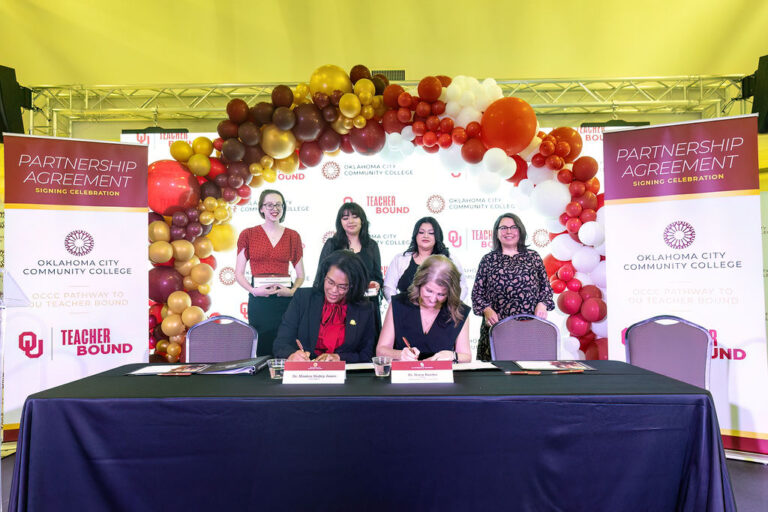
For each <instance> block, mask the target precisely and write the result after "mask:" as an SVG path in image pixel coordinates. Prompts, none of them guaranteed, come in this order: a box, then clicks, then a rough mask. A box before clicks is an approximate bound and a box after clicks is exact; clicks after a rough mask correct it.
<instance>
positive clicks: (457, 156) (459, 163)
mask: <svg viewBox="0 0 768 512" xmlns="http://www.w3.org/2000/svg"><path fill="white" fill-rule="evenodd" d="M414 147H415V146H414ZM437 155H438V157H439V158H440V161H441V162H442V163H443V167H445V168H446V169H447V170H448V172H458V171H460V170H462V169H464V167H465V166H466V165H467V163H466V162H465V161H464V159H463V158H462V157H461V147H460V146H456V145H451V147H449V148H448V149H441V150H440V151H438V152H437Z"/></svg>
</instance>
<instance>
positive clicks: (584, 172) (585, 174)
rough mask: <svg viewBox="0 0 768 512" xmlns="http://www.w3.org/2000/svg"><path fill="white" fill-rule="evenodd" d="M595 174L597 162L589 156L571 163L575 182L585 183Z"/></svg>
mask: <svg viewBox="0 0 768 512" xmlns="http://www.w3.org/2000/svg"><path fill="white" fill-rule="evenodd" d="M596 174H597V160H595V159H594V158H592V157H591V156H583V157H581V158H579V159H578V160H576V161H575V162H573V175H574V176H575V177H576V179H577V180H580V181H587V180H588V179H590V178H594V177H595V175H596Z"/></svg>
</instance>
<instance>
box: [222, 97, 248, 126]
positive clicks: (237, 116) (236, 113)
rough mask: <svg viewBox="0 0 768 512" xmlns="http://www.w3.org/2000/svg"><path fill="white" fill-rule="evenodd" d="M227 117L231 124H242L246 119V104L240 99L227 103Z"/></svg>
mask: <svg viewBox="0 0 768 512" xmlns="http://www.w3.org/2000/svg"><path fill="white" fill-rule="evenodd" d="M227 117H229V120H230V121H232V122H233V123H237V124H240V123H244V122H245V121H246V120H247V119H248V104H247V103H246V102H245V101H243V100H242V99H240V98H235V99H233V100H230V101H229V103H227Z"/></svg>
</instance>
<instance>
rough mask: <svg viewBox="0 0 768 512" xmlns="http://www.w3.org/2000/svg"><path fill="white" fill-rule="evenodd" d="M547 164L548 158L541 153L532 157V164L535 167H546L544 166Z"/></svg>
mask: <svg viewBox="0 0 768 512" xmlns="http://www.w3.org/2000/svg"><path fill="white" fill-rule="evenodd" d="M546 163H547V157H545V156H544V155H542V154H541V153H536V154H535V155H533V156H532V157H531V164H533V166H534V167H544V164H546Z"/></svg>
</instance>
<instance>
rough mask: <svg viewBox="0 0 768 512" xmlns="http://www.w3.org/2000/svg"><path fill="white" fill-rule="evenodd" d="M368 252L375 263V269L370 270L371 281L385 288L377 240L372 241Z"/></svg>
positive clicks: (373, 264)
mask: <svg viewBox="0 0 768 512" xmlns="http://www.w3.org/2000/svg"><path fill="white" fill-rule="evenodd" d="M368 251H369V254H370V257H371V260H372V262H373V263H372V266H373V268H371V269H369V271H370V272H371V275H370V279H371V281H376V282H377V283H379V286H384V276H383V275H382V274H381V253H380V252H379V244H377V243H376V240H371V243H370V245H369V246H368Z"/></svg>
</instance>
